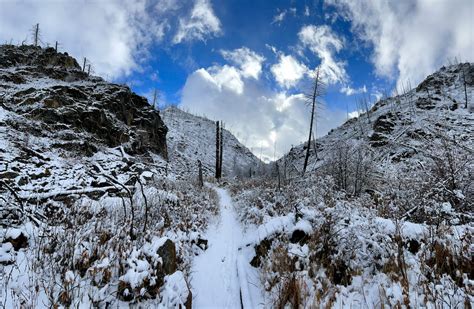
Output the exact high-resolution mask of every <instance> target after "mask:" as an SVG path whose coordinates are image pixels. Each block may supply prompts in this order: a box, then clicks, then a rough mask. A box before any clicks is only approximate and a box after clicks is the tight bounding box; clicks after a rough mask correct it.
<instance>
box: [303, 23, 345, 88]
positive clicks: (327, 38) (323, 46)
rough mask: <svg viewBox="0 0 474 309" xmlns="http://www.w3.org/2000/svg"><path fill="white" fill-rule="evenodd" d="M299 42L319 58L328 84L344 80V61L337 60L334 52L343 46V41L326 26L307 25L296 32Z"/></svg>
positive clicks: (321, 70) (321, 69)
mask: <svg viewBox="0 0 474 309" xmlns="http://www.w3.org/2000/svg"><path fill="white" fill-rule="evenodd" d="M298 37H299V40H300V44H301V45H302V47H303V48H309V50H311V51H312V52H313V53H314V54H315V55H317V56H318V57H319V59H321V64H320V72H321V73H322V76H323V79H324V80H325V81H326V82H327V83H330V84H334V83H338V82H345V81H346V80H347V74H346V70H345V68H344V67H345V63H344V62H341V61H337V60H336V59H335V54H336V53H337V52H339V51H340V50H341V49H342V48H343V41H342V39H340V38H339V37H338V36H337V35H336V34H335V33H334V32H333V31H332V30H331V28H329V27H328V26H326V25H324V26H314V25H307V26H304V27H303V28H301V30H300V32H299V33H298Z"/></svg>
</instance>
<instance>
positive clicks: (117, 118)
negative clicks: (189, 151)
mask: <svg viewBox="0 0 474 309" xmlns="http://www.w3.org/2000/svg"><path fill="white" fill-rule="evenodd" d="M0 105H1V106H2V107H4V108H5V109H6V110H8V111H12V112H15V113H17V114H19V115H21V116H23V117H25V118H27V119H30V120H34V121H36V122H37V124H38V125H36V126H34V125H31V122H30V123H29V125H28V124H25V123H24V122H22V121H14V120H11V119H10V120H9V121H10V123H9V125H11V126H13V127H16V128H17V129H20V130H25V131H27V132H29V133H30V134H31V135H33V136H36V137H44V136H49V137H51V135H53V136H52V137H54V138H55V139H56V140H57V141H58V143H56V146H58V147H64V148H69V149H70V150H73V151H75V152H80V153H82V154H84V155H92V154H93V153H94V152H95V149H96V148H97V147H98V146H100V145H101V144H104V145H106V146H108V147H117V146H120V145H123V147H124V149H125V150H126V151H127V153H129V154H144V153H146V152H147V151H151V152H154V153H157V154H160V155H161V156H163V157H164V158H166V157H167V147H166V133H167V131H168V130H167V127H166V126H165V125H164V123H163V121H162V120H161V117H160V114H159V112H158V111H156V110H154V109H153V108H152V107H151V106H150V105H149V104H148V102H147V100H146V99H145V98H143V97H141V96H138V95H137V94H135V93H133V92H132V91H131V90H130V89H129V88H128V87H127V86H123V85H118V84H113V83H109V82H106V81H104V80H103V79H102V78H99V77H92V76H88V75H87V74H86V73H85V72H83V71H82V70H81V68H80V66H79V65H78V63H77V61H76V60H75V59H74V58H72V57H71V56H69V55H68V54H67V53H57V52H56V51H55V50H54V49H53V48H46V49H43V48H40V47H34V46H20V47H16V46H12V45H3V46H0ZM60 140H62V141H63V142H61V143H60V142H59V141H60Z"/></svg>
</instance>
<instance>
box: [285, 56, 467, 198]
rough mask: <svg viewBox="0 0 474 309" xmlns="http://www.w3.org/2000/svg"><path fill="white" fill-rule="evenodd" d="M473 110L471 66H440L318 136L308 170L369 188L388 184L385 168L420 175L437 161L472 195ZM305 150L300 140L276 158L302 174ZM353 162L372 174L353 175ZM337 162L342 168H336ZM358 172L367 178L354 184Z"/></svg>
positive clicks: (291, 172) (354, 188) (354, 189)
mask: <svg viewBox="0 0 474 309" xmlns="http://www.w3.org/2000/svg"><path fill="white" fill-rule="evenodd" d="M463 72H464V74H463ZM464 78H465V80H466V93H465V92H464ZM466 94H467V99H468V102H469V104H468V108H465V98H466ZM473 111H474V66H473V65H472V64H470V63H464V64H459V65H453V66H449V67H443V68H441V69H440V70H439V71H437V72H435V73H434V74H432V75H430V76H428V77H427V78H426V79H425V80H424V81H423V82H422V83H420V84H419V85H418V86H417V87H416V88H414V89H407V90H406V91H405V93H401V94H399V95H396V96H394V97H389V98H384V99H382V100H380V101H378V102H377V103H376V104H375V105H374V106H373V107H372V108H371V109H370V111H369V112H368V113H362V114H361V115H359V117H356V118H352V119H349V120H348V121H347V122H346V123H344V124H343V125H342V126H340V127H338V128H336V129H334V130H332V131H331V132H329V134H328V135H326V136H324V137H322V138H319V139H317V141H316V145H315V146H316V147H314V145H311V149H310V153H311V156H310V160H309V165H308V171H309V172H310V173H311V172H313V171H320V172H323V173H325V172H330V173H332V174H334V175H335V176H337V177H336V181H337V182H338V185H340V186H341V187H342V188H343V189H344V190H346V191H347V192H348V193H350V194H351V193H358V192H360V191H362V190H366V189H373V188H374V187H375V186H373V183H372V184H371V183H370V181H372V182H374V181H375V182H377V183H378V184H381V183H385V184H387V185H391V184H392V183H391V182H390V181H391V179H390V177H388V178H387V175H389V174H390V175H394V174H396V173H398V172H403V171H406V170H411V171H413V173H414V174H416V173H417V172H418V174H419V175H423V174H426V170H427V169H428V168H430V167H434V166H438V167H439V173H443V174H449V173H451V174H453V175H452V176H453V177H455V178H458V179H457V180H452V181H451V184H450V187H451V189H452V190H456V189H458V190H462V191H463V192H464V193H465V194H467V195H469V197H470V200H471V201H472V199H473V198H474V187H473V186H472V183H473V182H472V175H473V172H472V168H473V164H474V162H473V157H474V150H473V149H474V142H473V141H474V139H473V136H474V114H473ZM305 153H306V145H305V144H302V145H299V146H297V147H294V148H292V149H291V150H290V152H289V153H288V154H287V155H286V156H284V157H283V158H282V159H280V160H279V163H280V166H281V167H284V166H286V172H285V173H286V175H287V176H288V177H290V178H291V177H294V176H296V175H298V174H301V172H302V169H303V163H304V156H305ZM450 158H455V159H456V160H454V161H456V162H454V161H453V162H452V163H453V164H454V163H456V164H459V166H452V167H449V166H448V165H449V164H448V163H447V162H448V161H449V160H450ZM357 162H359V163H360V164H361V168H360V171H362V170H363V169H365V170H366V169H367V168H368V167H370V168H371V170H372V172H374V173H372V175H371V176H370V177H368V176H369V175H356V173H357V172H356V171H355V168H356V166H355V165H354V164H355V163H357ZM346 163H347V164H346ZM343 165H344V166H343ZM362 165H363V166H364V168H362ZM335 166H338V167H340V168H343V169H344V171H341V170H340V171H339V172H338V171H335V170H334V167H335ZM450 169H452V171H449V170H450ZM330 170H331V171H330ZM461 173H462V174H464V176H462V175H461ZM469 173H470V176H468V175H467V174H469ZM356 176H363V177H362V178H365V179H366V180H367V181H365V182H364V181H361V182H359V183H358V184H356V183H354V179H355V178H356ZM366 176H367V177H366ZM445 176H447V175H445ZM469 177H471V178H470V179H469ZM368 178H372V179H368ZM469 180H471V181H469ZM458 182H459V183H458ZM453 198H454V199H455V197H454V196H453Z"/></svg>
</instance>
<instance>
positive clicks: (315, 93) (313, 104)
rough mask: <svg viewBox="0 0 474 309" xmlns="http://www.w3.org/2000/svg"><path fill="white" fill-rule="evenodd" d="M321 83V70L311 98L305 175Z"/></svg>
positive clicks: (304, 167) (317, 72)
mask: <svg viewBox="0 0 474 309" xmlns="http://www.w3.org/2000/svg"><path fill="white" fill-rule="evenodd" d="M320 84H321V81H320V79H319V68H318V70H317V71H316V78H315V80H314V90H313V93H312V95H311V97H310V99H311V120H310V123H309V136H308V144H307V147H306V156H305V158H304V165H303V175H304V173H305V172H306V168H307V166H308V160H309V152H310V149H311V138H312V136H313V123H314V114H315V112H316V98H317V97H318V96H320V95H321V90H320V89H318V87H320V86H321V85H320Z"/></svg>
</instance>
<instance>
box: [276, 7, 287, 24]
mask: <svg viewBox="0 0 474 309" xmlns="http://www.w3.org/2000/svg"><path fill="white" fill-rule="evenodd" d="M286 13H288V12H287V11H286V10H284V11H282V12H281V13H279V14H277V15H275V16H274V17H273V21H272V24H281V22H282V21H283V20H284V19H285V16H286Z"/></svg>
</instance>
